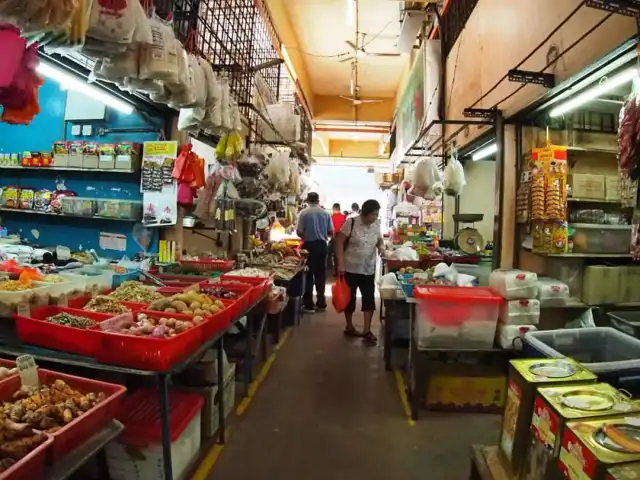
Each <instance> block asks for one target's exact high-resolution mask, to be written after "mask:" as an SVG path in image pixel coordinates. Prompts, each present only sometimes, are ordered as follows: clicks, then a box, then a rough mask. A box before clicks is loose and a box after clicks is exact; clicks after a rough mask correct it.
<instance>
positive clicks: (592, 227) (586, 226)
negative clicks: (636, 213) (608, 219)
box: [569, 223, 631, 231]
mask: <svg viewBox="0 0 640 480" xmlns="http://www.w3.org/2000/svg"><path fill="white" fill-rule="evenodd" d="M569 226H570V227H573V228H582V229H586V230H629V231H631V225H609V224H599V223H569Z"/></svg>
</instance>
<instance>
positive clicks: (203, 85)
mask: <svg viewBox="0 0 640 480" xmlns="http://www.w3.org/2000/svg"><path fill="white" fill-rule="evenodd" d="M189 69H190V70H191V71H192V73H193V90H194V92H195V95H196V98H195V101H194V102H193V105H192V107H193V108H205V107H206V106H207V80H206V78H205V74H204V71H203V70H202V67H201V66H200V62H199V61H198V59H197V57H196V56H195V55H193V54H189Z"/></svg>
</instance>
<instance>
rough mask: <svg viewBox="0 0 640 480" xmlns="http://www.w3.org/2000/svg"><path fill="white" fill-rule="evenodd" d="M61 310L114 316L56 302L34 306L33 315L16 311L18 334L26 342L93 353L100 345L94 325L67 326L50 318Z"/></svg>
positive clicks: (96, 316)
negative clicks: (57, 305)
mask: <svg viewBox="0 0 640 480" xmlns="http://www.w3.org/2000/svg"><path fill="white" fill-rule="evenodd" d="M61 312H67V313H70V314H72V315H78V316H82V317H86V318H89V319H91V320H93V321H94V322H95V323H96V325H97V324H98V323H99V322H102V321H104V320H108V319H109V318H111V317H113V315H109V314H106V313H94V312H87V311H84V310H74V309H72V308H63V307H56V306H48V307H39V308H35V309H33V310H31V313H30V315H29V317H23V316H21V315H14V317H13V318H14V319H15V322H16V330H17V332H18V337H20V340H22V341H23V342H25V343H29V344H31V345H38V346H40V347H45V348H51V349H53V350H60V351H63V352H69V353H76V354H78V355H84V356H87V357H93V356H94V355H95V354H96V352H97V351H98V350H99V349H100V335H99V333H98V332H97V331H96V329H95V328H94V327H90V328H87V329H84V328H74V327H67V326H64V325H58V324H56V323H51V322H47V321H46V320H45V319H46V318H47V317H50V316H52V315H56V314H58V313H61Z"/></svg>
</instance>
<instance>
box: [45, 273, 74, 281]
mask: <svg viewBox="0 0 640 480" xmlns="http://www.w3.org/2000/svg"><path fill="white" fill-rule="evenodd" d="M42 281H43V282H46V283H65V282H68V281H69V279H68V278H66V277H63V276H62V275H56V274H55V273H50V274H49V275H45V276H44V278H43V279H42Z"/></svg>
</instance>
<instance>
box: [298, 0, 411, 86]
mask: <svg viewBox="0 0 640 480" xmlns="http://www.w3.org/2000/svg"><path fill="white" fill-rule="evenodd" d="M357 1H358V10H359V15H358V25H359V31H360V32H361V33H364V34H366V35H365V37H364V44H365V45H366V48H365V50H366V51H367V52H369V53H374V52H378V53H396V52H397V50H396V48H395V47H396V43H397V40H396V39H397V36H398V35H399V32H400V7H399V5H400V3H399V2H397V1H392V0H357ZM287 9H288V12H289V16H290V17H291V22H292V24H293V25H294V28H295V30H296V33H297V35H298V38H299V45H300V48H301V49H302V50H303V51H304V52H305V53H306V55H305V59H306V65H307V71H308V73H309V76H310V80H311V84H312V88H313V91H314V94H316V95H349V82H350V78H351V62H340V61H339V60H341V59H344V58H347V57H348V56H350V55H349V54H350V53H351V49H350V47H349V46H348V45H347V44H346V43H345V42H346V41H347V40H349V41H352V42H355V39H356V27H355V23H354V24H353V25H352V26H350V25H349V18H348V14H347V0H289V1H288V3H287ZM376 35H377V37H376ZM374 37H375V38H374ZM360 44H361V42H360ZM327 57H331V58H327ZM407 57H408V56H407V55H404V56H399V57H371V56H365V57H364V58H361V59H359V61H358V64H359V81H358V83H359V86H360V96H361V97H363V98H372V97H380V98H392V97H394V96H395V94H396V91H397V89H398V84H399V82H400V77H401V75H402V71H403V67H404V64H405V62H406V61H407Z"/></svg>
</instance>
